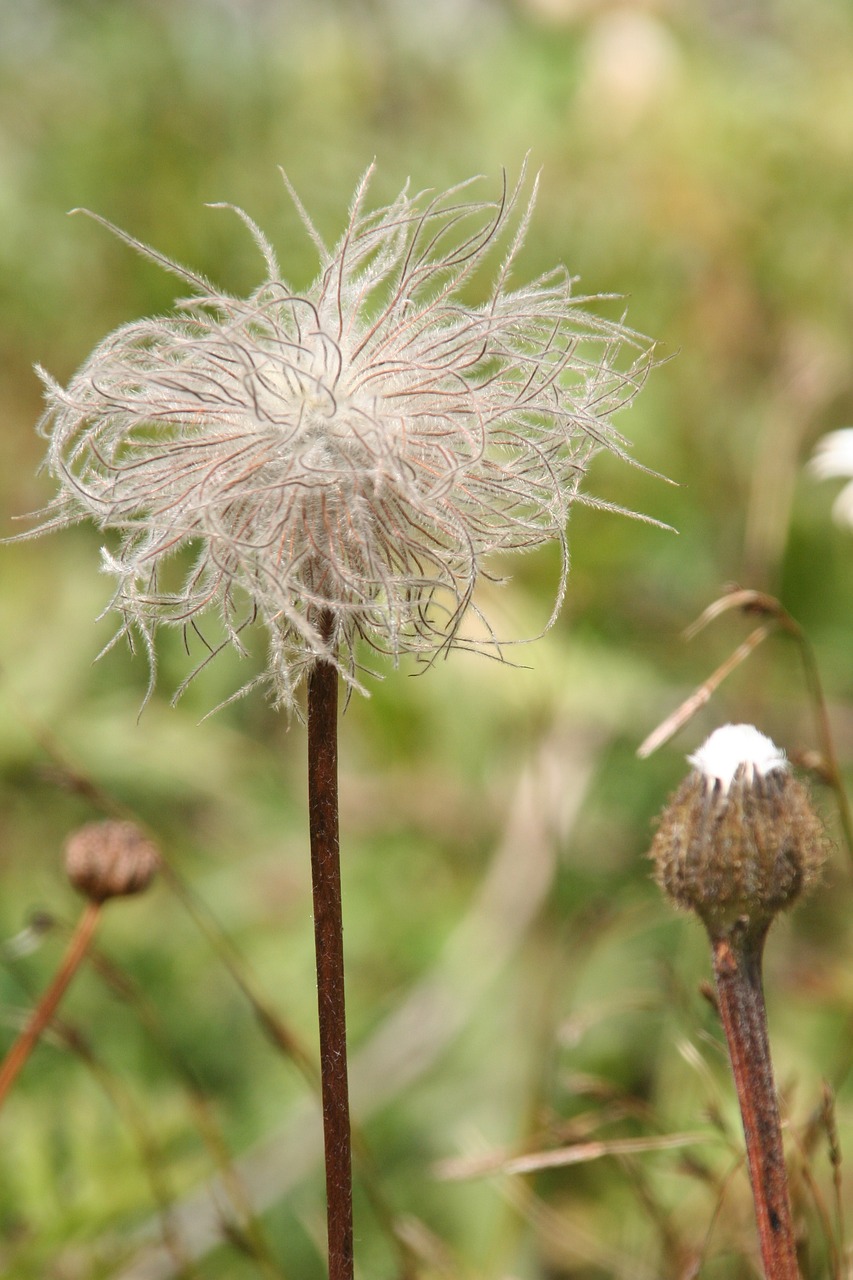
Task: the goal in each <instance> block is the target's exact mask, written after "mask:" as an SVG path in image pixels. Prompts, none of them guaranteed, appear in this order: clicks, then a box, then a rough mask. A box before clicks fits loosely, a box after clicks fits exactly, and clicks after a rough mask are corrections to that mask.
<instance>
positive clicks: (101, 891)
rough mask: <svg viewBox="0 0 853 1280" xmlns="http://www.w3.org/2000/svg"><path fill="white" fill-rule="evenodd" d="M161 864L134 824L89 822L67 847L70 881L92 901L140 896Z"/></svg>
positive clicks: (67, 865) (69, 839)
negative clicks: (134, 894) (132, 895)
mask: <svg viewBox="0 0 853 1280" xmlns="http://www.w3.org/2000/svg"><path fill="white" fill-rule="evenodd" d="M159 865H160V854H159V853H158V851H157V849H156V847H155V846H154V844H152V842H151V841H150V840H149V839H148V837H147V836H145V835H143V833H142V832H141V831H140V829H139V827H137V826H135V825H134V823H132V822H114V821H107V822H88V823H86V825H85V826H83V827H80V828H79V829H78V830H77V831H75V832H73V834H72V835H71V836H69V838H68V842H67V844H66V846H65V870H66V872H67V874H68V879H69V880H70V881H71V883H72V884H73V886H74V888H75V889H76V890H77V891H78V892H79V893H82V894H84V895H85V897H87V898H90V899H91V900H92V901H93V902H104V901H105V900H106V899H107V898H117V897H121V896H123V895H126V894H130V893H141V892H142V890H143V889H147V888H148V886H149V884H150V883H151V880H152V879H153V877H154V875H155V873H156V871H157V868H158V867H159Z"/></svg>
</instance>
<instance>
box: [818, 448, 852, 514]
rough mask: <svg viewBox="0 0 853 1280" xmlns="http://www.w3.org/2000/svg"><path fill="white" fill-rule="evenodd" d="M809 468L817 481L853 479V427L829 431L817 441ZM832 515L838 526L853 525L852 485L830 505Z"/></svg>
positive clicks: (846, 487)
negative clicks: (840, 477) (843, 477)
mask: <svg viewBox="0 0 853 1280" xmlns="http://www.w3.org/2000/svg"><path fill="white" fill-rule="evenodd" d="M809 467H810V469H811V471H812V472H813V473H814V475H816V476H817V477H818V479H819V480H833V479H835V478H836V477H837V476H845V477H853V427H845V428H844V429H843V430H842V431H830V433H829V435H826V436H824V437H823V439H822V440H819V441H818V443H817V447H816V449H815V451H814V453H813V455H812V458H811V461H810V462H809ZM832 514H833V516H834V517H835V519H836V520H837V521H838V522H839V524H849V525H853V483H851V484H846V485H845V486H844V488H843V489H842V490H841V492H840V493H839V495H838V497H837V498H836V499H835V502H834V503H833V504H832Z"/></svg>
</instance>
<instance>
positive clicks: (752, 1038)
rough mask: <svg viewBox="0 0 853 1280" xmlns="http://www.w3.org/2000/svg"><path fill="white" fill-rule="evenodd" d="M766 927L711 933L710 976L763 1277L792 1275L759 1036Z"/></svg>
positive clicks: (782, 1175) (776, 1131)
mask: <svg viewBox="0 0 853 1280" xmlns="http://www.w3.org/2000/svg"><path fill="white" fill-rule="evenodd" d="M766 936H767V930H766V929H762V930H760V931H754V930H749V929H748V928H746V929H745V928H743V927H742V926H740V925H735V926H734V928H732V929H731V930H729V931H727V932H726V933H725V934H724V935H721V936H719V937H712V939H711V945H712V949H713V956H714V977H715V979H716V983H717V996H718V999H719V1006H720V1016H721V1018H722V1021H723V1027H724V1028H725V1032H726V1040H727V1041H728V1046H729V1057H730V1059H731V1064H732V1074H733V1076H734V1081H735V1088H736V1090H737V1095H738V1101H739V1103H740V1112H741V1117H742V1119H743V1131H744V1137H745V1138H746V1154H747V1159H748V1161H749V1176H750V1180H751V1182H752V1195H753V1199H754V1201H755V1218H756V1223H757V1225H758V1238H759V1241H760V1244H761V1257H762V1260H763V1263H764V1274H765V1276H766V1277H767V1280H799V1276H800V1272H799V1269H798V1267H797V1251H796V1246H795V1244H794V1229H793V1224H792V1221H791V1202H790V1198H789V1195H788V1175H787V1172H786V1169H785V1153H784V1150H783V1147H782V1126H781V1123H780V1120H779V1104H778V1101H777V1098H776V1087H775V1085H774V1083H773V1066H772V1063H771V1060H770V1045H769V1042H768V1039H767V1013H766V1009H765V1005H764V991H763V989H762V984H761V957H762V952H763V949H764V939H765V937H766Z"/></svg>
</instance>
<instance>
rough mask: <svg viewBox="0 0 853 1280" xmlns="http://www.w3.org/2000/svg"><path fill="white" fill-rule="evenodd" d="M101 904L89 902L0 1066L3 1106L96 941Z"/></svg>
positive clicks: (0, 1095)
mask: <svg viewBox="0 0 853 1280" xmlns="http://www.w3.org/2000/svg"><path fill="white" fill-rule="evenodd" d="M101 905H102V904H101V903H100V902H87V903H86V906H85V907H84V909H83V914H82V915H81V916H80V919H79V921H78V923H77V927H76V929H75V930H74V932H73V934H72V935H71V941H70V942H69V944H68V948H67V950H66V952H65V955H64V956H63V958H62V963H61V964H60V966H59V968H58V969H57V971H56V973H55V975H54V978H53V981H52V982H51V984H50V986H49V987H48V989H47V991H45V993H44V995H43V996H42V997H41V999H40V1000H39V1002H38V1004H37V1005H36V1007H35V1009H34V1010H33V1014H32V1017H31V1018H30V1020H29V1022H28V1023H27V1025H26V1026H25V1027H24V1029H23V1031H22V1032H21V1034H20V1035H19V1036H18V1039H17V1040H16V1041H15V1043H14V1044H13V1045H12V1048H11V1049H10V1050H9V1052H8V1053H7V1055H6V1057H5V1058H4V1060H3V1065H2V1066H0V1106H2V1105H3V1102H4V1101H5V1099H6V1095H7V1093H8V1092H9V1090H10V1089H11V1088H12V1085H13V1084H14V1083H15V1081H16V1080H17V1078H18V1076H19V1074H20V1072H21V1070H22V1068H23V1067H24V1065H25V1063H26V1061H27V1059H28V1058H29V1056H30V1054H31V1053H32V1051H33V1049H34V1047H35V1045H36V1043H37V1041H38V1039H39V1036H40V1035H41V1033H42V1032H43V1031H44V1029H45V1027H46V1026H47V1024H48V1023H49V1022H50V1020H51V1018H52V1017H53V1015H54V1013H55V1012H56V1010H57V1007H58V1005H59V1002H60V1000H61V999H62V997H63V996H64V995H65V992H66V991H67V989H68V986H69V984H70V982H71V979H72V978H73V977H74V974H75V973H76V972H77V970H78V968H79V967H80V962H81V960H82V959H83V957H84V956H85V954H86V951H87V949H88V946H89V943H90V942H91V940H92V934H93V933H94V932H95V926H96V925H97V923H98V918H99V916H100V914H101Z"/></svg>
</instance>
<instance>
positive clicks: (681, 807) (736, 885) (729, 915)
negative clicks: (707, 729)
mask: <svg viewBox="0 0 853 1280" xmlns="http://www.w3.org/2000/svg"><path fill="white" fill-rule="evenodd" d="M733 728H737V729H738V730H740V729H743V728H745V726H726V729H727V730H731V729H733ZM722 732H723V731H722V730H718V733H722ZM753 732H754V733H756V732H757V731H753ZM715 736H716V735H712V738H711V739H709V743H712V742H713V738H714V737H715ZM760 736H761V737H762V738H763V735H760ZM763 742H764V743H765V744H769V746H770V747H772V743H770V741H769V739H763ZM707 746H708V744H706V747H704V748H702V751H700V752H698V753H697V755H696V756H695V757H693V758H692V759H693V762H694V764H695V765H696V768H695V769H694V771H693V772H692V773H691V774H690V775H689V776H688V777H687V778H686V779H685V780H684V782H683V783H682V784H681V786H680V787H679V789H678V791H677V792H676V793H675V795H674V796H673V797H672V799H671V800H670V801H669V803H668V804H667V806H666V808H665V809H664V811H663V813H662V814H661V816H660V819H659V822H658V830H657V833H656V835H655V838H654V841H653V843H652V848H651V854H650V856H651V858H652V860H653V861H654V863H655V873H656V878H657V881H658V883H659V885H660V886H661V888H662V889H663V890H664V892H665V893H667V894H668V895H669V897H670V898H672V899H673V901H674V902H675V903H676V905H678V906H680V907H686V908H688V909H689V910H692V911H695V912H696V913H697V914H698V915H699V916H700V917H701V919H702V920H703V922H704V923H705V925H706V927H707V928H708V929H709V930H710V931H711V932H712V933H719V932H720V931H723V930H725V929H727V928H728V927H729V926H730V925H731V924H733V923H734V922H735V921H736V920H739V919H743V918H746V919H747V920H749V922H750V923H751V924H752V925H754V926H756V927H758V928H762V927H766V926H768V925H769V924H770V921H771V920H772V919H773V917H774V916H775V915H777V914H778V912H780V911H782V910H784V909H785V908H786V907H789V906H791V905H792V904H793V903H794V902H795V900H796V899H797V898H798V897H799V896H800V894H801V893H802V892H803V891H804V890H805V889H807V888H808V887H809V886H810V885H811V884H813V883H814V882H815V880H816V879H817V877H818V875H819V872H820V869H821V866H822V865H823V861H824V855H825V849H826V843H827V841H826V834H825V832H824V828H823V824H822V823H821V821H820V819H819V818H818V816H817V814H816V813H815V811H814V809H813V808H812V804H811V800H810V798H809V794H808V792H807V791H806V789H805V787H803V786H802V784H801V783H799V782H798V781H797V780H796V778H794V777H793V776H792V775H791V773H790V771H789V769H788V766H787V763H786V761H785V759H784V756H783V755H782V753H781V752H778V753H777V754H776V756H775V757H773V756H772V755H771V756H768V755H766V754H765V756H764V758H763V759H754V758H751V757H747V758H741V760H740V761H739V762H737V763H736V765H735V766H734V767H733V768H732V769H731V771H730V772H729V773H728V774H725V773H724V774H723V776H720V773H719V772H718V773H714V772H710V771H707V770H706V767H705V762H706V760H707V759H708V756H707V753H706V754H705V755H704V756H703V752H706V748H707ZM774 750H775V748H774ZM712 754H713V753H712ZM714 758H715V759H716V758H717V757H716V756H714Z"/></svg>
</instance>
